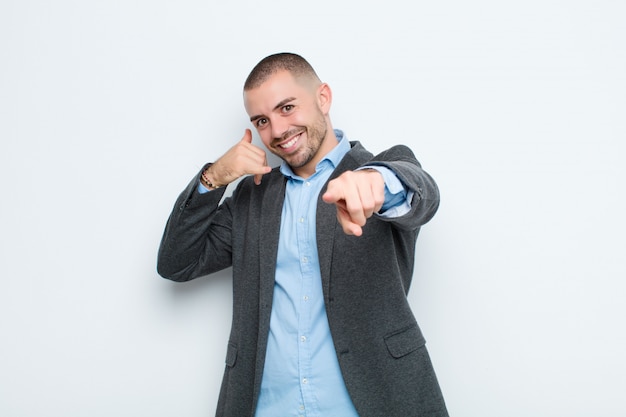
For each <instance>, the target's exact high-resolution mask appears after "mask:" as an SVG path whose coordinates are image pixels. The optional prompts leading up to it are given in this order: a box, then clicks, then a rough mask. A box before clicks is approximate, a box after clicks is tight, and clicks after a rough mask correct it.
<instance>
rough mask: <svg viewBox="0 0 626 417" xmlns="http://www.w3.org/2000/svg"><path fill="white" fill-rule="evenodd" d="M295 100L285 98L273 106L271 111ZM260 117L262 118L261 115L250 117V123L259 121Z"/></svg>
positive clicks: (293, 98)
mask: <svg viewBox="0 0 626 417" xmlns="http://www.w3.org/2000/svg"><path fill="white" fill-rule="evenodd" d="M295 99H296V98H295V97H288V98H286V99H284V100H281V101H280V102H279V103H278V104H277V105H275V106H274V108H273V109H272V111H274V110H276V109H279V108H281V107H283V106H284V105H285V104H287V103H289V102H290V101H294V100H295ZM262 117H263V115H260V114H259V115H256V116H252V117H250V121H251V122H254V121H255V120H258V119H260V118H262Z"/></svg>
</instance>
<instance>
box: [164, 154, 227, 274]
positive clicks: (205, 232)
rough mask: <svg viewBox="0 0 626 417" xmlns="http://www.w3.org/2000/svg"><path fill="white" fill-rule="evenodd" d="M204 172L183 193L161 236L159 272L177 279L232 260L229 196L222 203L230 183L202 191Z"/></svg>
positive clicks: (219, 267) (220, 265) (221, 266)
mask: <svg viewBox="0 0 626 417" xmlns="http://www.w3.org/2000/svg"><path fill="white" fill-rule="evenodd" d="M205 168H206V166H205V167H204V168H203V170H204V169H205ZM201 173H202V171H200V172H199V173H198V174H197V175H196V176H195V177H194V178H193V179H192V181H191V182H190V183H189V185H188V186H187V187H186V188H185V190H183V192H182V193H181V194H180V195H179V197H178V199H177V200H176V203H175V204H174V208H173V210H172V212H171V214H170V216H169V218H168V220H167V224H166V226H165V231H164V232H163V237H162V238H161V244H160V246H159V252H158V258H157V272H158V273H159V275H161V276H162V277H164V278H167V279H171V280H173V281H189V280H191V279H194V278H197V277H199V276H203V275H207V274H210V273H212V272H216V271H219V270H221V269H224V268H227V267H229V266H230V265H231V262H232V245H231V241H232V240H231V225H232V216H230V210H229V208H230V205H229V204H228V201H227V200H228V199H227V200H226V201H224V203H222V204H221V205H220V201H221V199H222V197H223V196H224V191H225V189H226V187H223V188H219V189H216V190H213V191H210V192H207V193H204V194H201V193H199V192H198V184H199V181H200V175H201Z"/></svg>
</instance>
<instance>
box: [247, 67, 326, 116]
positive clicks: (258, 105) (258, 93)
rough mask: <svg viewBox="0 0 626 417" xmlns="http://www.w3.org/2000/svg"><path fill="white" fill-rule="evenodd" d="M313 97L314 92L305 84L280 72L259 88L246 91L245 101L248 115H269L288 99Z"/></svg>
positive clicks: (285, 72)
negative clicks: (268, 113)
mask: <svg viewBox="0 0 626 417" xmlns="http://www.w3.org/2000/svg"><path fill="white" fill-rule="evenodd" d="M312 95H313V91H312V90H311V89H310V87H309V86H307V85H306V83H305V82H303V81H302V80H296V79H295V78H294V77H293V75H291V73H290V72H288V71H279V72H277V73H275V74H272V75H271V76H270V77H269V78H268V79H267V80H265V81H264V82H263V83H262V84H261V85H259V86H258V87H256V88H252V89H250V90H246V91H244V92H243V101H244V106H245V108H246V111H247V112H248V114H252V113H267V112H269V111H271V110H272V109H273V108H274V107H275V106H276V105H277V104H278V103H280V102H281V101H283V100H285V99H287V98H295V99H301V98H303V97H305V96H312Z"/></svg>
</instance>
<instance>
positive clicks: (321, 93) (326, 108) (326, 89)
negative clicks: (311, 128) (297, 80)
mask: <svg viewBox="0 0 626 417" xmlns="http://www.w3.org/2000/svg"><path fill="white" fill-rule="evenodd" d="M332 102H333V92H332V91H331V89H330V86H329V85H328V84H326V83H322V84H320V86H319V87H318V88H317V104H318V105H319V106H320V109H321V110H322V113H324V114H328V112H330V105H331V104H332Z"/></svg>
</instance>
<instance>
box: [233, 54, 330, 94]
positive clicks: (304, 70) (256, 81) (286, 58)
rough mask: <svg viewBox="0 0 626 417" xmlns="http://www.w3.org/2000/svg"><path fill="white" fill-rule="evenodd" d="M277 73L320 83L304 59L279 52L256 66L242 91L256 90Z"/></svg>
mask: <svg viewBox="0 0 626 417" xmlns="http://www.w3.org/2000/svg"><path fill="white" fill-rule="evenodd" d="M279 71H289V72H290V73H291V75H292V76H293V77H294V78H308V79H313V80H315V81H318V82H321V81H320V79H319V77H318V76H317V74H316V73H315V70H314V69H313V67H312V66H311V64H309V63H308V62H307V60H306V59H304V58H302V57H301V56H300V55H297V54H294V53H290V52H281V53H278V54H273V55H270V56H267V57H265V58H263V59H262V60H261V61H260V62H259V63H258V64H256V66H255V67H254V68H253V69H252V71H250V74H249V75H248V78H246V82H245V83H244V85H243V89H244V91H248V90H252V89H253V88H257V87H258V86H260V85H261V84H263V83H264V82H265V81H267V79H268V78H270V77H271V76H272V75H274V74H276V73H277V72H279Z"/></svg>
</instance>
